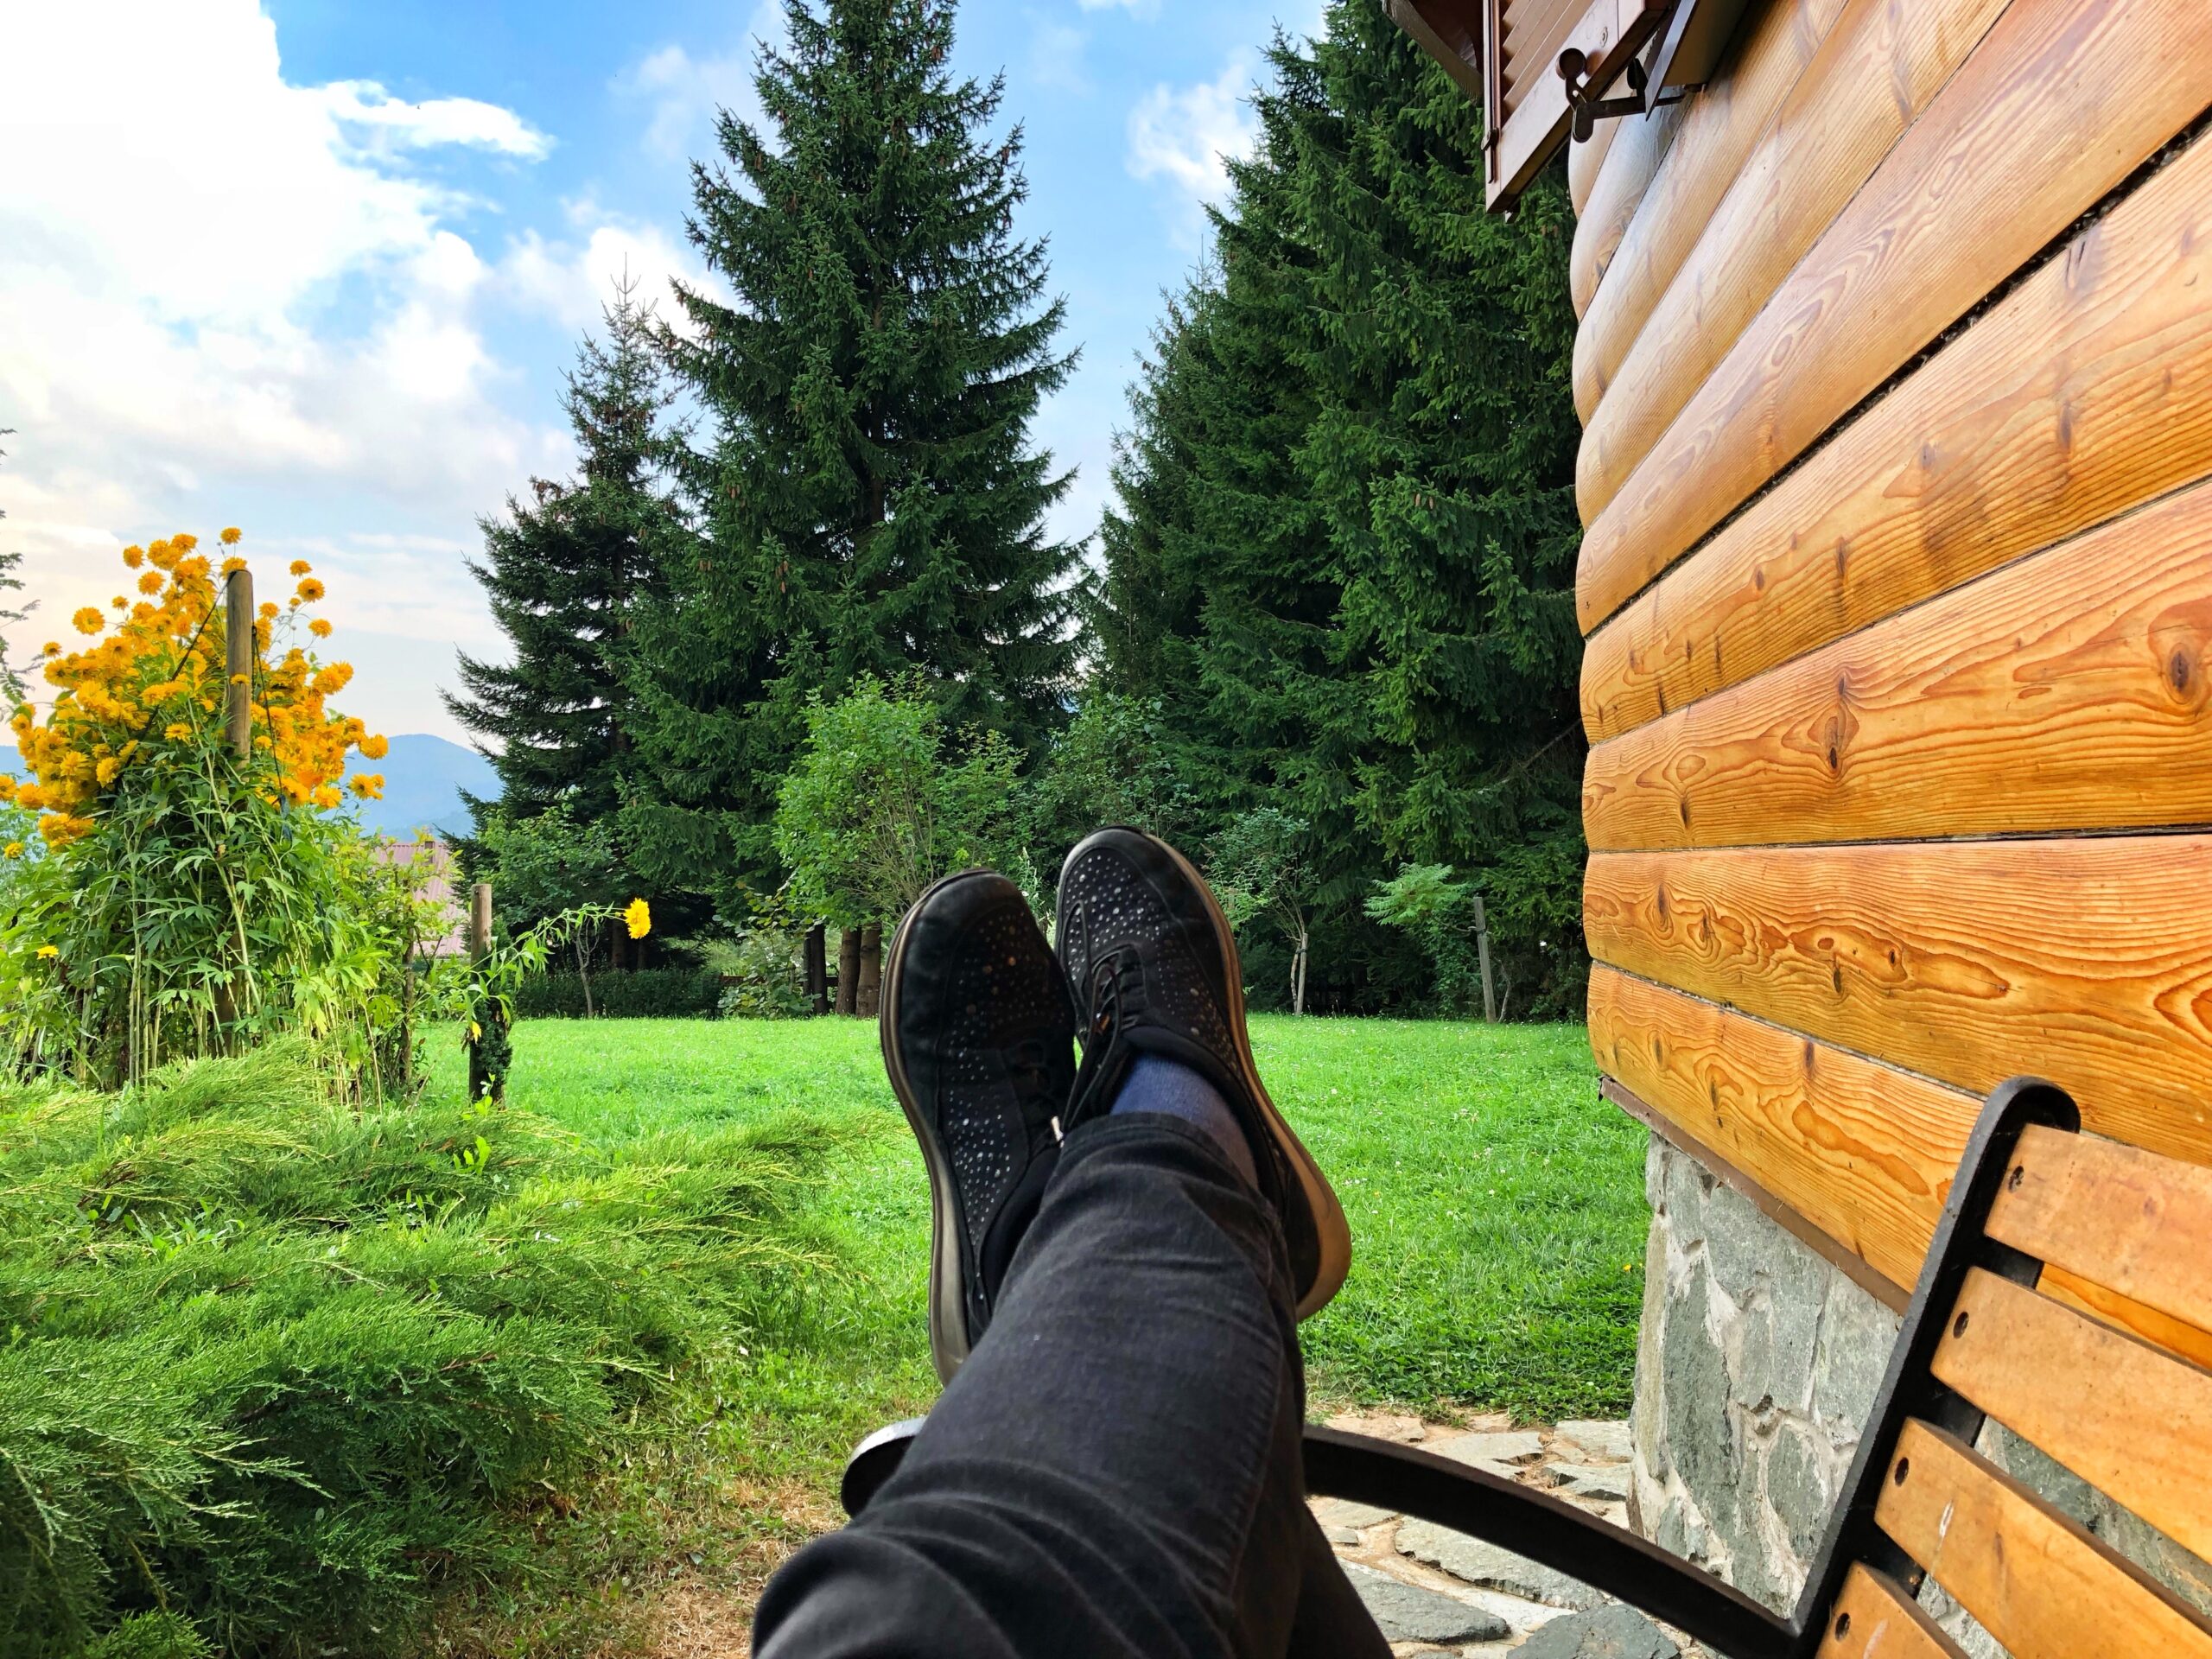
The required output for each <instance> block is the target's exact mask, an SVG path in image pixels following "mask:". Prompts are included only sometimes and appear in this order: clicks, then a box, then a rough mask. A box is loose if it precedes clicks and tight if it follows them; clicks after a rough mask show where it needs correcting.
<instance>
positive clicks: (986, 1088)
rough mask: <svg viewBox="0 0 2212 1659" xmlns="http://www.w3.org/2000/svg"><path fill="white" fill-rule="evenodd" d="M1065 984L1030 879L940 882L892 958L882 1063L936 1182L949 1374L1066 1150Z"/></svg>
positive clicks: (942, 1365)
mask: <svg viewBox="0 0 2212 1659" xmlns="http://www.w3.org/2000/svg"><path fill="white" fill-rule="evenodd" d="M1075 1019H1076V1016H1075V1009H1074V1007H1073V1005H1072V1004H1071V1001H1070V1000H1069V996H1068V988H1067V981H1066V980H1065V977H1064V976H1062V974H1061V972H1060V967H1059V963H1058V962H1056V961H1055V960H1054V959H1053V956H1052V947H1051V946H1050V945H1048V944H1046V942H1045V936H1044V934H1043V933H1042V932H1041V931H1039V929H1038V926H1037V921H1036V918H1035V917H1033V916H1032V915H1031V914H1030V912H1029V901H1028V900H1027V899H1025V898H1023V897H1022V894H1021V889H1020V888H1019V887H1016V886H1014V883H1013V882H1011V881H1009V880H1007V879H1006V877H1004V876H1002V875H997V874H992V873H991V872H989V871H988V870H969V871H965V872H963V874H958V875H950V876H947V877H946V878H945V879H944V880H942V881H939V882H938V884H937V885H936V886H934V887H931V888H930V890H929V891H928V892H926V893H924V894H923V895H922V896H921V898H920V899H918V900H917V901H916V903H915V905H914V907H913V908H912V910H910V911H909V912H906V920H905V921H903V922H902V923H901V924H900V925H899V931H898V933H897V935H896V936H895V937H894V938H893V939H892V941H891V950H890V953H889V956H888V957H887V962H886V965H885V968H884V978H883V1001H882V1006H881V1009H880V1014H879V1016H878V1027H879V1029H880V1033H881V1034H882V1039H883V1064H884V1069H885V1070H886V1071H888V1072H889V1073H890V1076H891V1088H892V1091H893V1093H894V1094H896V1095H897V1096H899V1105H900V1106H901V1107H903V1108H905V1109H906V1122H908V1124H910V1125H911V1126H912V1128H913V1131H914V1135H915V1138H916V1139H917V1140H918V1141H920V1142H921V1145H922V1162H923V1164H924V1166H925V1167H926V1168H927V1169H928V1172H929V1179H930V1200H931V1203H930V1357H931V1359H932V1360H933V1361H934V1362H935V1363H936V1365H937V1372H938V1376H939V1377H940V1378H942V1379H944V1381H946V1382H950V1381H951V1380H952V1374H953V1372H955V1371H956V1370H959V1368H960V1365H961V1363H962V1362H963V1360H965V1359H966V1358H967V1357H968V1354H969V1350H971V1349H972V1348H973V1347H974V1346H975V1344H976V1341H977V1340H978V1339H979V1338H981V1337H982V1334H983V1331H984V1328H985V1327H986V1326H987V1325H988V1324H989V1323H990V1317H991V1305H992V1301H993V1300H994V1299H995V1296H996V1295H997V1293H998V1288H999V1286H1000V1284H1001V1281H1003V1280H1004V1279H1005V1277H1006V1270H1007V1266H1008V1264H1009V1263H1010V1262H1012V1261H1013V1259H1014V1246H1015V1245H1016V1244H1018V1243H1020V1240H1021V1235H1022V1234H1023V1233H1024V1232H1025V1231H1027V1229H1028V1226H1029V1224H1030V1222H1031V1220H1032V1219H1033V1218H1034V1217H1035V1216H1036V1213H1037V1205H1038V1203H1039V1199H1040V1198H1042V1197H1043V1196H1044V1191H1045V1183H1046V1180H1047V1179H1049V1178H1050V1177H1051V1175H1052V1166H1053V1165H1054V1164H1055V1163H1057V1162H1058V1157H1059V1129H1058V1122H1057V1120H1058V1116H1059V1115H1060V1114H1061V1113H1062V1112H1063V1111H1065V1109H1066V1106H1067V1100H1068V1094H1069V1091H1070V1090H1071V1087H1072V1086H1073V1084H1074V1081H1075Z"/></svg>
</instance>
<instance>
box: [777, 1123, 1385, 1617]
mask: <svg viewBox="0 0 2212 1659" xmlns="http://www.w3.org/2000/svg"><path fill="white" fill-rule="evenodd" d="M1288 1278H1289V1274H1288V1268H1287V1263H1286V1261H1285V1257H1284V1251H1283V1244H1282V1238H1281V1231H1280V1229H1279V1228H1278V1226H1277V1224H1276V1222H1275V1219H1274V1215H1273V1213H1272V1212H1271V1211H1269V1210H1268V1207H1267V1206H1266V1205H1263V1204H1262V1202H1261V1201H1260V1200H1259V1198H1257V1197H1256V1196H1255V1194H1254V1193H1253V1192H1252V1190H1251V1189H1250V1188H1249V1186H1248V1185H1245V1183H1244V1182H1243V1180H1242V1179H1240V1178H1239V1177H1238V1176H1237V1175H1236V1174H1235V1173H1233V1172H1232V1171H1231V1170H1230V1166H1229V1165H1228V1163H1227V1161H1226V1160H1224V1158H1223V1156H1222V1154H1221V1152H1220V1150H1219V1148H1218V1147H1217V1146H1216V1145H1215V1144H1214V1142H1213V1141H1211V1140H1210V1139H1209V1138H1208V1137H1207V1136H1206V1135H1205V1133H1204V1132H1203V1131H1202V1130H1199V1129H1198V1128H1193V1127H1192V1125H1190V1124H1188V1123H1186V1122H1182V1121H1180V1120H1179V1119H1175V1118H1170V1117H1164V1116H1155V1115H1152V1114H1147V1113H1137V1114H1134V1115H1119V1116H1110V1117H1105V1118H1101V1119H1097V1120H1096V1121H1094V1122H1090V1123H1087V1124H1085V1125H1084V1126H1083V1127H1082V1128H1079V1129H1077V1131H1076V1132H1075V1133H1074V1134H1073V1135H1070V1136H1069V1137H1068V1141H1067V1144H1066V1146H1065V1147H1064V1148H1063V1149H1062V1153H1061V1158H1060V1164H1059V1167H1058V1170H1057V1171H1056V1172H1055V1173H1054V1174H1053V1177H1052V1184H1051V1185H1050V1186H1049V1187H1048V1188H1047V1190H1046V1196H1045V1200H1044V1205H1043V1207H1042V1209H1041V1210H1040V1211H1039V1213H1038V1216H1037V1220H1036V1222H1035V1224H1033V1226H1032V1227H1031V1229H1030V1230H1029V1233H1028V1235H1027V1237H1026V1238H1024V1240H1023V1241H1022V1243H1021V1247H1020V1250H1019V1251H1018V1252H1017V1253H1016V1255H1015V1257H1014V1265H1013V1267H1012V1268H1011V1270H1010V1271H1009V1273H1008V1275H1007V1281H1006V1284H1005V1286H1004V1287H1003V1288H1002V1290H1001V1295H1000V1298H999V1302H998V1306H997V1308H996V1311H995V1313H994V1315H993V1319H992V1324H991V1327H990V1330H989V1331H988V1332H987V1333H986V1334H985V1337H984V1338H983V1340H982V1341H981V1342H980V1343H978V1344H976V1351H975V1352H974V1353H973V1354H972V1355H971V1356H970V1357H969V1360H968V1363H966V1365H964V1366H963V1367H962V1369H961V1370H960V1371H959V1372H958V1374H957V1375H956V1376H954V1378H953V1380H952V1383H951V1384H950V1386H949V1387H948V1388H947V1389H945V1391H944V1397H943V1398H942V1399H941V1400H939V1401H938V1404H937V1407H936V1409H935V1410H933V1411H932V1412H931V1414H930V1418H929V1421H928V1424H927V1425H926V1426H925V1427H924V1428H923V1430H922V1432H921V1433H920V1434H919V1435H918V1437H917V1439H916V1440H915V1441H914V1444H913V1446H912V1450H911V1451H909V1452H908V1453H907V1456H906V1463H905V1465H904V1466H902V1467H901V1468H900V1469H899V1472H898V1473H897V1474H896V1475H895V1476H893V1478H892V1479H891V1480H890V1481H889V1482H888V1483H887V1484H886V1485H885V1486H884V1488H883V1490H882V1491H880V1492H879V1493H878V1494H877V1495H876V1497H875V1500H874V1502H873V1503H870V1504H869V1505H868V1510H867V1512H866V1513H865V1514H864V1515H862V1516H861V1518H860V1519H859V1520H858V1521H856V1522H854V1523H853V1524H852V1525H851V1526H849V1527H848V1528H847V1529H845V1530H844V1531H842V1532H840V1533H836V1534H833V1535H830V1536H829V1537H827V1538H823V1539H820V1540H817V1541H816V1542H814V1543H812V1544H810V1545H809V1546H808V1547H807V1548H805V1549H804V1550H802V1551H800V1552H799V1554H798V1555H797V1556H795V1557H793V1558H792V1560H791V1561H790V1562H789V1563H787V1564H786V1565H785V1567H784V1568H783V1570H782V1571H781V1572H779V1573H777V1575H776V1577H775V1578H774V1580H772V1582H771V1583H770V1584H769V1586H768V1589H767V1593H766V1595H765V1596H763V1597H762V1599H761V1602H760V1615H759V1618H758V1619H757V1621H756V1623H755V1626H754V1646H753V1651H754V1653H755V1654H757V1655H759V1656H760V1659H845V1656H853V1659H858V1656H861V1655H866V1656H869V1659H895V1656H907V1655H912V1656H938V1655H944V1656H948V1659H949V1656H955V1655H957V1656H962V1659H1017V1656H1019V1659H1040V1656H1048V1655H1049V1656H1055V1659H1057V1656H1069V1659H1087V1656H1102V1659H1103V1656H1116V1659H1121V1656H1144V1659H1172V1656H1179V1655H1187V1656H1193V1659H1196V1656H1211V1655H1236V1656H1268V1659H1275V1656H1287V1655H1291V1654H1300V1655H1313V1656H1316V1659H1319V1656H1323V1655H1326V1656H1331V1659H1363V1656H1381V1655H1387V1654H1388V1653H1389V1646H1388V1644H1387V1643H1385V1642H1384V1641H1383V1637H1382V1634H1381V1632H1380V1631H1378V1630H1376V1627H1375V1624H1374V1621H1373V1620H1372V1619H1370V1618H1369V1617H1368V1615H1367V1612H1366V1610H1365V1609H1364V1608H1363V1606H1362V1605H1360V1603H1359V1600H1358V1598H1357V1596H1356V1595H1355V1594H1354V1593H1353V1591H1352V1588H1351V1584H1350V1583H1349V1581H1347V1580H1346V1579H1345V1577H1344V1573H1343V1571H1342V1570H1341V1569H1340V1568H1339V1567H1338V1565H1337V1562H1336V1560H1335V1557H1334V1556H1333V1555H1332V1554H1331V1553H1330V1550H1329V1547H1328V1544H1327V1542H1326V1541H1325V1540H1324V1539H1323V1537H1322V1536H1321V1533H1320V1529H1319V1528H1318V1527H1317V1526H1316V1525H1315V1524H1314V1522H1313V1516H1312V1515H1311V1514H1310V1513H1309V1512H1308V1511H1307V1510H1306V1504H1305V1501H1304V1497H1303V1486H1304V1481H1303V1472H1302V1466H1301V1463H1300V1449H1299V1448H1300V1442H1299V1435H1300V1427H1301V1425H1302V1424H1303V1422H1304V1420H1305V1406H1306V1383H1305V1373H1304V1370H1303V1368H1302V1366H1301V1364H1300V1359H1299V1352H1298V1338H1297V1325H1296V1321H1295V1319H1294V1317H1293V1313H1292V1307H1293V1294H1292V1290H1291V1287H1290V1284H1289V1282H1288Z"/></svg>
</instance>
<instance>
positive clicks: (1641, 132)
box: [1567, 99, 1694, 317]
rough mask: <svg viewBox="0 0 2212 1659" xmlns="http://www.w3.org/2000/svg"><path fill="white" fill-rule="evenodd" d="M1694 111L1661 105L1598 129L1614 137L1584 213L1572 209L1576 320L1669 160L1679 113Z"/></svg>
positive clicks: (1570, 277)
mask: <svg viewBox="0 0 2212 1659" xmlns="http://www.w3.org/2000/svg"><path fill="white" fill-rule="evenodd" d="M1691 108H1694V102H1693V100H1691V99H1682V100H1681V101H1680V102H1678V103H1674V104H1667V105H1662V106H1661V107H1659V108H1658V109H1656V110H1654V111H1651V113H1650V114H1649V115H1637V116H1630V117H1629V118H1626V119H1625V120H1620V121H1606V122H1602V123H1600V124H1599V128H1598V130H1599V131H1600V132H1604V131H1606V130H1611V131H1612V132H1613V133H1615V134H1616V135H1618V136H1617V137H1615V139H1614V141H1613V147H1612V149H1611V150H1609V151H1607V152H1606V155H1605V166H1604V167H1603V168H1600V169H1599V174H1598V177H1597V180H1596V181H1595V182H1594V183H1593V184H1592V187H1591V191H1590V200H1589V203H1588V205H1587V207H1580V206H1578V207H1576V208H1575V212H1576V213H1579V214H1580V215H1581V217H1580V220H1579V221H1578V222H1577V223H1576V225H1575V227H1574V251H1573V253H1572V254H1571V255H1570V256H1569V257H1568V259H1567V289H1568V291H1569V293H1570V294H1571V295H1572V296H1573V300H1574V315H1576V316H1578V317H1579V316H1581V315H1583V314H1584V313H1585V312H1586V311H1588V310H1589V309H1590V302H1591V301H1592V299H1593V298H1595V297H1596V296H1597V292H1598V285H1599V283H1601V282H1603V281H1604V280H1605V270H1606V268H1607V267H1608V266H1609V265H1611V264H1612V262H1613V255H1614V253H1615V251H1618V248H1619V247H1620V245H1621V238H1623V237H1624V236H1625V235H1627V234H1628V227H1629V222H1630V220H1631V219H1634V218H1635V217H1636V210H1637V207H1638V206H1639V205H1640V204H1641V203H1642V202H1643V196H1644V192H1646V191H1647V190H1649V188H1651V181H1652V180H1653V179H1654V178H1656V176H1657V175H1658V172H1659V167H1660V163H1661V162H1664V161H1665V160H1666V159H1667V150H1668V148H1669V146H1670V145H1672V144H1673V143H1674V142H1675V132H1676V131H1677V130H1679V129H1680V128H1681V124H1682V115H1683V112H1684V111H1687V110H1689V109H1691ZM1596 142H1597V141H1596V140H1595V139H1594V138H1593V139H1592V141H1591V143H1589V144H1583V145H1577V146H1576V149H1577V150H1578V152H1579V151H1580V150H1582V149H1590V148H1592V147H1593V146H1594V145H1595V143H1596Z"/></svg>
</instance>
